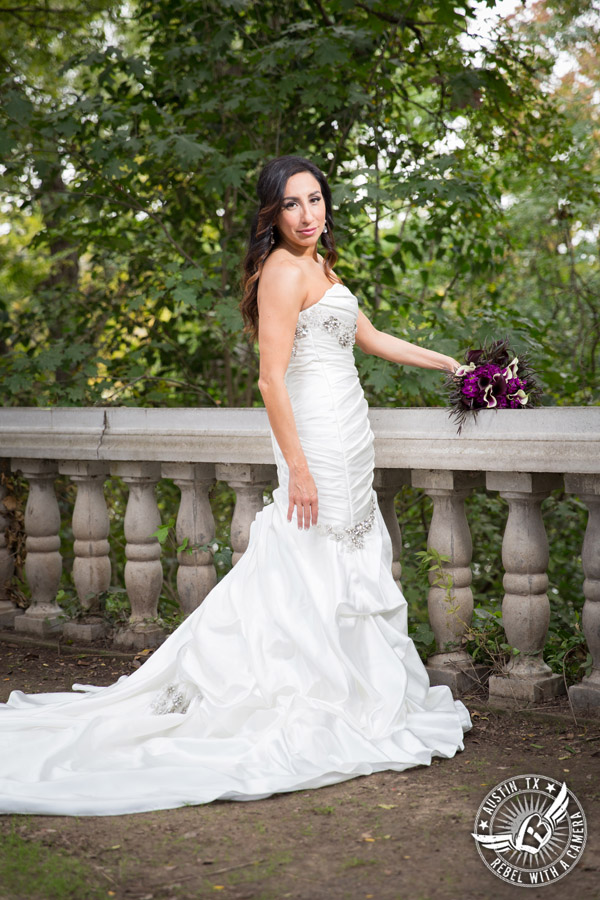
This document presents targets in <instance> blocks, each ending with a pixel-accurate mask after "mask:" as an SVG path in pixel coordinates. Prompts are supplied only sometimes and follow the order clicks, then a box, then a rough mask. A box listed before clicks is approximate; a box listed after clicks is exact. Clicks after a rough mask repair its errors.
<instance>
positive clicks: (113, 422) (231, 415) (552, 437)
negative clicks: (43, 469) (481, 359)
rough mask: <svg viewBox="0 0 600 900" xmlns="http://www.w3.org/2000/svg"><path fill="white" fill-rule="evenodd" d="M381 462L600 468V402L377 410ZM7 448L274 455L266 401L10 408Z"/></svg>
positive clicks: (96, 456)
mask: <svg viewBox="0 0 600 900" xmlns="http://www.w3.org/2000/svg"><path fill="white" fill-rule="evenodd" d="M370 419H371V425H372V428H373V432H374V434H375V456H376V465H377V466H380V467H385V468H402V469H457V470H461V469H462V470H471V471H473V470H476V471H511V472H515V471H517V472H559V473H566V472H576V473H594V474H596V473H600V406H584V407H573V406H571V407H543V408H541V409H531V410H484V411H482V412H480V413H479V414H478V416H477V419H476V420H469V421H467V423H466V424H465V426H464V427H463V430H462V433H461V435H460V436H459V435H458V434H457V433H456V428H457V426H456V424H455V423H454V422H453V421H452V420H451V419H450V418H449V415H448V411H447V410H446V409H444V408H441V407H432V408H409V409H380V408H372V409H371V411H370ZM0 457H12V458H30V459H31V458H39V459H60V460H71V459H76V460H106V461H123V460H135V461H157V462H163V461H165V462H167V461H168V462H220V463H268V464H269V463H273V461H274V460H273V451H272V446H271V437H270V430H269V423H268V419H267V414H266V411H265V410H264V409H261V408H253V409H213V408H200V409H183V408H168V409H141V408H137V407H107V408H100V407H82V408H74V407H64V408H63V407H55V408H51V409H43V408H37V407H7V408H5V409H0Z"/></svg>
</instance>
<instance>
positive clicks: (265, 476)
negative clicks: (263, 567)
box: [216, 463, 277, 565]
mask: <svg viewBox="0 0 600 900" xmlns="http://www.w3.org/2000/svg"><path fill="white" fill-rule="evenodd" d="M276 473H277V470H276V467H275V466H268V465H244V464H241V463H240V464H239V463H218V464H217V466H216V477H217V479H218V480H219V481H225V482H226V483H227V484H228V485H229V486H230V487H231V488H233V490H234V491H235V495H236V499H235V509H234V511H233V518H232V520H231V546H232V547H233V565H235V564H236V562H237V561H238V560H239V558H240V557H241V556H242V555H243V553H244V551H245V550H246V548H247V546H248V540H249V537H250V526H251V525H252V522H253V521H254V519H255V517H256V514H257V513H258V512H260V510H261V509H262V508H263V506H264V502H263V493H264V490H265V488H267V487H269V486H270V485H271V484H272V483H273V480H274V478H276Z"/></svg>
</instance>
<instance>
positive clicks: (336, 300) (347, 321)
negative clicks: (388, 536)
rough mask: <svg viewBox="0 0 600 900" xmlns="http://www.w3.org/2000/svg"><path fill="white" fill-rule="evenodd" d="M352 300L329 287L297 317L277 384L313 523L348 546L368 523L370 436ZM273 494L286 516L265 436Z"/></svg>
mask: <svg viewBox="0 0 600 900" xmlns="http://www.w3.org/2000/svg"><path fill="white" fill-rule="evenodd" d="M357 317H358V301H357V299H356V297H355V296H354V294H353V293H352V292H351V291H350V290H349V289H348V288H347V287H346V286H345V285H342V284H334V285H332V286H331V287H330V288H329V289H328V290H327V291H326V292H325V293H324V294H323V296H322V297H321V299H320V300H319V301H318V302H317V303H314V304H313V305H312V306H310V307H308V308H307V309H304V310H301V311H300V313H299V315H298V324H297V326H296V334H295V338H294V345H293V349H292V354H291V357H290V361H289V365H288V369H287V372H286V376H285V383H286V386H287V389H288V393H289V396H290V401H291V404H292V409H293V412H294V419H295V422H296V427H297V429H298V435H299V437H300V442H301V444H302V448H303V450H304V454H305V456H306V459H307V462H308V466H309V469H310V471H311V474H312V476H313V478H314V479H315V483H316V486H317V491H318V495H319V522H320V523H321V525H322V527H323V529H324V530H326V531H327V532H328V533H329V534H330V535H331V536H333V537H337V538H338V539H340V536H343V537H344V539H345V538H346V537H347V538H349V539H348V540H347V541H345V543H346V544H349V545H352V541H353V540H354V542H355V543H356V541H357V537H356V536H357V535H359V538H358V541H359V543H362V541H361V540H360V536H362V535H363V534H364V533H365V531H366V530H368V528H369V525H370V523H371V522H372V512H373V502H374V500H373V465H374V456H373V433H372V431H371V427H370V424H369V419H368V406H367V401H366V400H365V396H364V393H363V390H362V387H361V385H360V381H359V378H358V371H357V369H356V365H355V362H354V354H353V346H354V340H355V334H356V322H357ZM272 441H273V450H274V453H275V459H276V462H277V468H278V478H279V488H278V490H277V491H276V492H275V495H274V498H275V500H276V501H278V502H280V503H281V504H282V506H285V507H286V509H287V504H288V482H289V473H288V469H287V464H286V462H285V460H284V457H283V454H282V453H281V451H280V449H279V446H278V445H277V442H276V440H275V437H274V436H273V435H272Z"/></svg>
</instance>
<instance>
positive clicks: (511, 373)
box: [503, 356, 519, 378]
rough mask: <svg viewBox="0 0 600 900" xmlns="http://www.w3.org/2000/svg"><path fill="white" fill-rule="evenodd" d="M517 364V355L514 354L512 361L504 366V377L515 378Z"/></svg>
mask: <svg viewBox="0 0 600 900" xmlns="http://www.w3.org/2000/svg"><path fill="white" fill-rule="evenodd" d="M518 365H519V357H518V356H515V358H514V359H513V361H512V362H511V363H509V364H508V365H507V367H506V368H505V370H504V372H503V375H504V377H505V378H516V377H517V367H518Z"/></svg>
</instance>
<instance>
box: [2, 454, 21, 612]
mask: <svg viewBox="0 0 600 900" xmlns="http://www.w3.org/2000/svg"><path fill="white" fill-rule="evenodd" d="M9 471H10V464H9V461H8V460H7V459H0V627H2V626H6V625H9V626H11V627H12V626H13V625H14V624H15V619H16V617H17V616H20V615H23V610H22V609H19V608H18V607H17V605H16V604H15V603H13V601H12V600H11V599H10V597H9V594H8V583H9V581H10V580H11V578H12V577H13V573H14V571H15V561H14V559H13V557H12V555H11V552H10V550H9V548H8V541H7V540H6V529H7V528H8V525H9V517H8V510H7V508H6V506H5V505H4V500H5V498H6V495H7V490H6V485H5V483H4V479H5V477H6V475H7V474H8V472H9Z"/></svg>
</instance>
